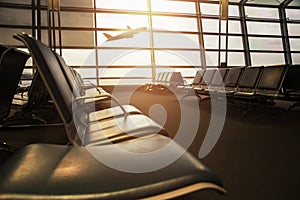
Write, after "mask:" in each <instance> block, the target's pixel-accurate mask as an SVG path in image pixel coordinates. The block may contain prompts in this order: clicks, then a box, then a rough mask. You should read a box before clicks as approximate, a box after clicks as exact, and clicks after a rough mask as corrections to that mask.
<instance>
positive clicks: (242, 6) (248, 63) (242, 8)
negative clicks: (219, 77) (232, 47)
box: [238, 0, 251, 66]
mask: <svg viewBox="0 0 300 200" xmlns="http://www.w3.org/2000/svg"><path fill="white" fill-rule="evenodd" d="M246 2H247V0H241V1H240V3H239V5H238V6H239V14H240V22H241V31H242V40H243V45H244V56H245V64H246V66H251V57H250V47H249V39H248V31H247V23H246V15H245V4H246Z"/></svg>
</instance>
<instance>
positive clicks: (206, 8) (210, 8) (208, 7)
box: [200, 3, 239, 17]
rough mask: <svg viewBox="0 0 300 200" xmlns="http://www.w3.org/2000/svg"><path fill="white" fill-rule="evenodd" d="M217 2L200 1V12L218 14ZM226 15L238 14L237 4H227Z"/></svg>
mask: <svg viewBox="0 0 300 200" xmlns="http://www.w3.org/2000/svg"><path fill="white" fill-rule="evenodd" d="M219 7H220V6H219V4H210V3H200V8H201V14H204V15H217V16H218V15H219ZM228 16H236V17H238V16H239V9H238V6H234V5H229V7H228Z"/></svg>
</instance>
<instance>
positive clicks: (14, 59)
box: [0, 47, 29, 121]
mask: <svg viewBox="0 0 300 200" xmlns="http://www.w3.org/2000/svg"><path fill="white" fill-rule="evenodd" d="M28 58H29V54H27V53H25V52H23V51H19V50H17V49H15V48H13V47H10V48H8V49H6V50H5V51H4V52H3V53H2V56H1V59H0V94H1V95H0V105H1V106H0V121H2V120H3V119H4V118H5V117H7V115H8V114H9V112H10V107H11V104H12V100H13V98H14V95H15V92H16V89H17V87H18V83H19V81H20V78H21V76H22V72H23V69H24V67H25V64H26V61H27V59H28Z"/></svg>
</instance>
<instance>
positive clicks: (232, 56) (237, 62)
mask: <svg viewBox="0 0 300 200" xmlns="http://www.w3.org/2000/svg"><path fill="white" fill-rule="evenodd" d="M227 61H228V63H227V65H228V66H245V59H244V53H243V52H228V60H227Z"/></svg>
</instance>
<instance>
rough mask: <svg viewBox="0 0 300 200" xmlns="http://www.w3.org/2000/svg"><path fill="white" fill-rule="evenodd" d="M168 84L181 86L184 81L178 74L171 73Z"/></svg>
mask: <svg viewBox="0 0 300 200" xmlns="http://www.w3.org/2000/svg"><path fill="white" fill-rule="evenodd" d="M170 84H171V85H172V86H178V85H183V84H184V81H183V78H182V75H181V73H180V72H171V78H170Z"/></svg>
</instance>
